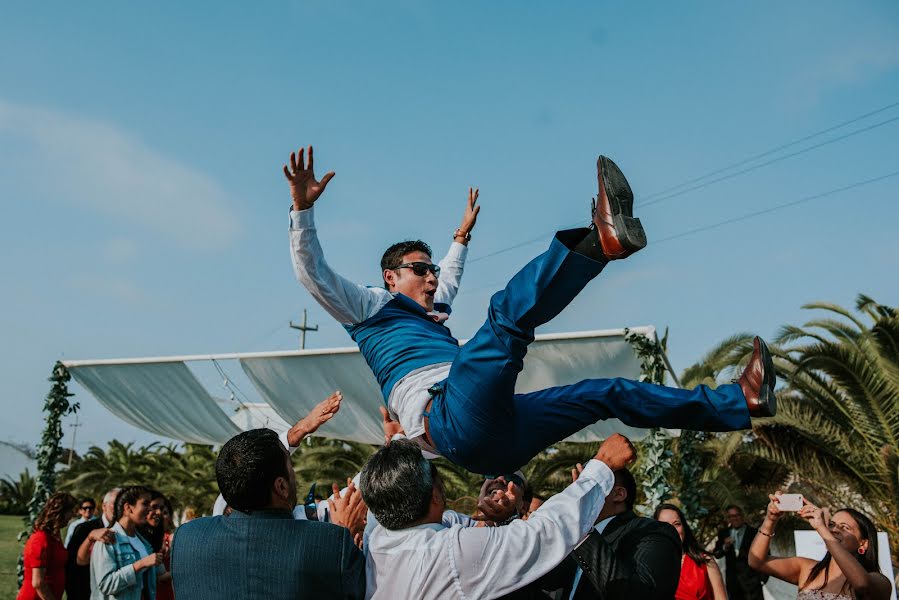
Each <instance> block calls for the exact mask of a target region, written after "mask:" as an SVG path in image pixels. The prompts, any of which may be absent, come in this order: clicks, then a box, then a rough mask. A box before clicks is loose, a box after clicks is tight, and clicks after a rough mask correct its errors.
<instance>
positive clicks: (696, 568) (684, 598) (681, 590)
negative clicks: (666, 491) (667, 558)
mask: <svg viewBox="0 0 899 600" xmlns="http://www.w3.org/2000/svg"><path fill="white" fill-rule="evenodd" d="M653 518H654V519H655V520H656V521H661V522H663V523H669V524H670V525H671V526H672V527H674V528H675V529H676V530H677V534H678V535H679V536H680V541H681V544H682V556H681V569H680V581H679V582H678V584H677V591H676V592H675V593H674V598H675V600H727V590H726V589H725V588H724V578H723V577H721V569H719V568H718V563H716V562H715V558H714V557H713V556H712V555H711V554H709V553H708V552H706V551H705V550H703V549H702V547H701V546H700V545H699V542H697V541H696V536H695V535H693V530H692V529H691V528H690V524H689V523H688V522H687V519H686V517H685V516H684V513H683V511H682V510H681V509H680V507H679V506H675V505H674V504H661V505H659V507H658V508H657V509H656V512H655V514H654V515H653Z"/></svg>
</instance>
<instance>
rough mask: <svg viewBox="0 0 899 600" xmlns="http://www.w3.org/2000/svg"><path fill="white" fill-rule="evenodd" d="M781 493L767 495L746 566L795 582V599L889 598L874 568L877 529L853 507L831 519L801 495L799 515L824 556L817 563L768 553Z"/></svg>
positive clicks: (886, 586) (887, 587)
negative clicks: (814, 534) (818, 541)
mask: <svg viewBox="0 0 899 600" xmlns="http://www.w3.org/2000/svg"><path fill="white" fill-rule="evenodd" d="M780 496H781V493H780V492H777V493H776V494H774V495H771V496H769V498H770V499H771V502H770V503H769V504H768V513H767V514H766V515H765V521H764V522H763V523H762V525H761V527H759V532H758V534H757V535H756V536H755V539H754V540H752V546H751V547H750V549H749V566H750V568H752V569H755V570H756V571H758V572H759V573H763V574H766V575H770V576H772V577H777V578H778V579H781V580H783V581H786V582H788V583H792V584H794V585H797V586H799V594H798V595H797V596H796V598H797V600H887V599H888V598H889V597H890V592H891V591H892V588H891V586H890V582H889V580H888V579H887V578H886V577H884V576H883V575H882V574H881V573H880V570H879V568H878V566H877V528H876V527H874V523H872V522H871V519H869V518H868V517H866V516H865V515H864V514H862V513H861V512H859V511H857V510H855V509H853V508H843V509H840V510H838V511H837V512H835V513H834V514H833V516H832V517H831V515H830V512H829V511H828V510H827V509H826V508H825V509H821V508H818V507H817V506H814V505H813V504H812V503H810V502H809V501H808V500H806V499H804V498H803V499H802V504H803V506H802V508H800V509H799V516H800V517H802V518H803V519H805V520H807V521H808V522H809V524H810V525H811V526H812V528H813V529H814V530H815V531H816V532H817V533H818V535H820V536H821V539H822V540H824V544H825V546H827V554H825V555H824V558H823V559H821V560H820V561H814V560H812V559H810V558H801V557H799V556H794V557H791V558H775V557H772V556H768V546H769V545H770V544H771V538H772V537H774V530H775V527H776V526H777V521H778V520H779V519H780V517H781V516H782V515H783V513H784V511H782V510H781V508H780V506H779V505H780Z"/></svg>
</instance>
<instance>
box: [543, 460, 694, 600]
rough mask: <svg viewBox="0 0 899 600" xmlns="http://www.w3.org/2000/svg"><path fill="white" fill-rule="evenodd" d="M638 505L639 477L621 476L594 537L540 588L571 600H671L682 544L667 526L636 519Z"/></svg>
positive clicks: (601, 513)
mask: <svg viewBox="0 0 899 600" xmlns="http://www.w3.org/2000/svg"><path fill="white" fill-rule="evenodd" d="M582 470H583V467H581V465H578V468H577V470H575V471H572V477H573V478H574V479H575V480H577V479H578V478H579V477H580V476H582V475H581V473H582ZM636 499H637V482H636V481H634V476H633V475H632V474H631V472H630V471H628V470H627V469H621V470H620V471H616V472H615V484H614V486H613V487H612V490H611V491H610V492H609V494H608V496H606V501H605V504H603V507H602V510H601V511H599V513H598V516H597V517H596V526H595V527H594V529H593V530H592V531H591V532H590V535H588V536H587V539H586V540H584V543H583V544H581V545H580V546H578V547H577V549H576V550H575V551H574V552H572V553H571V555H570V556H569V557H568V558H567V559H566V560H565V561H564V562H563V563H562V564H560V565H559V566H558V567H557V568H556V569H554V570H553V571H552V572H551V573H550V574H548V575H547V576H546V577H544V578H543V579H541V580H540V581H538V582H537V585H538V586H539V587H541V588H542V589H544V590H545V591H547V592H552V593H557V592H558V591H559V590H561V595H560V596H558V597H561V598H565V599H566V600H569V599H571V600H581V599H584V600H586V599H588V598H597V597H598V598H627V599H634V600H636V599H638V598H639V599H640V600H671V598H673V597H674V592H675V590H676V589H677V584H678V579H679V577H680V564H681V542H680V538H679V537H678V535H677V531H675V529H674V527H672V526H671V525H669V524H668V523H662V522H660V521H656V520H654V519H645V518H643V517H638V516H637V515H636V514H634V510H633V509H634V504H635V502H636ZM541 510H542V508H541ZM538 512H539V511H538Z"/></svg>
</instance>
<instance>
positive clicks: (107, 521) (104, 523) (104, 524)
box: [101, 515, 112, 529]
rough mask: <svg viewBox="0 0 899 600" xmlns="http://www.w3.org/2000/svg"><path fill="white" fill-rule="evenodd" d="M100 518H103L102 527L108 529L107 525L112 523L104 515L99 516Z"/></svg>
mask: <svg viewBox="0 0 899 600" xmlns="http://www.w3.org/2000/svg"><path fill="white" fill-rule="evenodd" d="M101 519H103V527H105V528H106V529H109V527H110V525H112V523H110V521H109V520H108V519H107V518H106V515H103V516H102V517H101Z"/></svg>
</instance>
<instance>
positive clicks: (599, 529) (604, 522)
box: [593, 515, 618, 534]
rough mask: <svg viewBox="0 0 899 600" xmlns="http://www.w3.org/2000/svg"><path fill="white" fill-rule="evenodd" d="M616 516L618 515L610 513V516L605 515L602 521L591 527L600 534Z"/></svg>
mask: <svg viewBox="0 0 899 600" xmlns="http://www.w3.org/2000/svg"><path fill="white" fill-rule="evenodd" d="M617 516H618V515H612V516H611V517H606V518H605V519H603V520H602V521H600V522H599V523H597V524H596V525H595V526H594V527H593V529H595V530H596V533H599V534H601V533H602V532H603V531H605V529H606V527H607V526H608V525H609V523H611V522H612V519H614V518H615V517H617Z"/></svg>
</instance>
